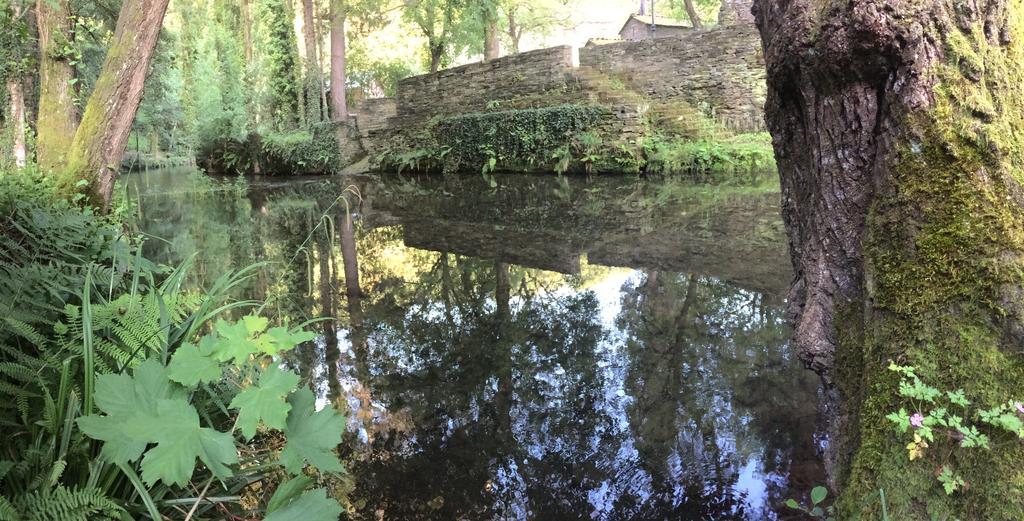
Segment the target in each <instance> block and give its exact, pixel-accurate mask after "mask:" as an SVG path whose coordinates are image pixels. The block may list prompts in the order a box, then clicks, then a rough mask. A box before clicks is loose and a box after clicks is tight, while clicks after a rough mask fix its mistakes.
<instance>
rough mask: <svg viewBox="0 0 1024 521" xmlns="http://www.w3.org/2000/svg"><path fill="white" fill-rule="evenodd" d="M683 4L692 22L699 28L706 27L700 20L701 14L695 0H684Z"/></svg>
mask: <svg viewBox="0 0 1024 521" xmlns="http://www.w3.org/2000/svg"><path fill="white" fill-rule="evenodd" d="M683 6H684V7H685V8H686V16H688V17H689V18H690V24H692V25H693V26H694V27H695V28H697V29H700V28H702V27H704V24H703V23H702V22H701V21H700V14H699V13H698V12H697V8H696V7H694V6H693V0H683Z"/></svg>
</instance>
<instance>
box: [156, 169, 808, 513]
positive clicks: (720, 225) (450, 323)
mask: <svg viewBox="0 0 1024 521" xmlns="http://www.w3.org/2000/svg"><path fill="white" fill-rule="evenodd" d="M445 182H446V183H447V182H449V181H445ZM458 182H459V183H463V182H465V181H458ZM530 182H531V183H533V184H531V185H529V186H527V187H525V188H517V187H516V186H511V185H510V186H508V187H507V190H506V192H507V193H508V194H511V195H508V196H506V199H507V200H506V199H502V197H503V196H502V195H501V193H502V192H501V191H498V192H487V191H483V190H479V189H478V188H474V189H473V190H470V191H468V192H467V191H465V187H463V188H461V190H464V191H463V192H461V193H460V196H459V197H455V198H453V199H452V201H451V204H446V203H444V202H443V198H444V196H442V195H440V194H443V193H448V195H449V196H450V195H451V192H452V191H454V190H455V188H453V187H451V186H448V187H446V188H444V191H439V189H438V188H437V187H436V186H430V185H429V184H428V185H426V186H419V185H417V186H414V187H412V188H409V187H407V186H399V187H398V188H397V189H395V190H393V191H388V190H378V191H376V192H375V191H374V190H372V189H367V190H364V194H367V195H368V197H367V199H366V201H364V202H363V204H362V205H359V204H358V202H357V201H355V200H353V201H351V202H352V203H353V207H352V211H351V212H349V211H346V206H345V205H339V204H336V203H337V196H338V194H339V193H340V192H341V190H340V188H337V186H338V185H328V186H332V187H335V188H333V189H330V188H329V189H325V188H324V186H323V185H320V184H316V185H295V184H293V183H285V184H284V185H283V186H276V187H272V188H268V189H253V190H249V191H248V192H245V191H244V190H234V191H231V190H220V191H213V190H210V189H203V190H199V191H198V192H193V193H191V195H181V194H176V195H174V196H170V197H168V196H167V194H163V195H160V194H158V193H151V194H150V195H148V196H146V195H144V196H143V201H144V202H145V207H146V208H147V209H148V211H147V212H146V213H145V214H144V215H143V219H142V222H141V223H140V226H142V228H143V229H152V230H154V232H157V233H164V234H165V238H168V240H170V241H171V244H178V245H186V246H187V245H200V244H210V245H215V246H216V245H219V246H220V247H216V248H213V249H212V253H211V252H206V253H204V252H202V251H199V257H198V259H197V264H198V265H200V266H207V267H209V269H206V270H200V271H199V275H197V276H207V275H205V274H206V273H207V272H208V271H211V270H212V269H214V268H217V269H222V268H223V267H225V266H228V267H230V266H234V267H238V266H240V265H243V264H241V263H242V262H244V261H245V260H246V259H249V262H251V260H252V259H259V260H266V261H271V264H270V265H269V267H268V268H267V269H266V270H264V273H263V275H262V276H261V278H259V279H258V280H257V281H255V282H254V284H253V286H252V287H251V288H249V291H250V295H249V296H253V297H258V298H270V299H271V302H272V306H271V307H272V308H273V312H274V313H276V314H277V315H278V317H279V318H282V319H289V320H291V321H292V322H293V323H295V322H298V321H302V320H305V319H307V318H314V317H322V316H326V317H333V318H335V320H332V321H326V322H321V323H318V324H317V326H316V327H317V328H319V330H320V332H321V334H322V336H321V339H320V340H318V341H317V342H316V343H315V345H311V346H307V347H306V348H305V349H303V350H302V351H301V352H300V353H299V354H298V355H297V357H296V358H295V359H294V360H293V362H292V363H293V364H294V365H295V366H296V367H297V369H299V370H300V372H301V373H302V374H304V375H307V376H308V377H309V378H310V379H312V380H313V381H314V383H315V384H317V385H316V387H317V388H318V389H319V390H320V393H321V396H322V398H323V400H322V403H323V404H327V403H328V402H330V403H333V404H334V406H335V407H339V408H341V409H344V410H345V412H346V414H347V416H348V422H349V433H348V434H347V435H346V439H345V443H344V444H343V446H342V447H341V450H342V452H343V455H344V456H345V458H346V459H347V461H348V465H347V467H348V473H349V478H348V480H349V482H350V483H351V489H350V490H347V491H346V494H347V496H348V500H349V502H350V504H351V507H352V511H353V515H354V517H355V518H357V519H609V520H617V519H778V518H781V517H783V514H784V510H785V508H784V507H780V503H781V502H782V501H783V500H784V499H785V498H786V497H789V496H795V495H797V494H799V493H800V492H801V491H803V490H806V489H807V488H809V487H810V485H811V484H813V483H817V482H821V481H822V480H823V477H822V474H821V468H820V465H819V463H818V456H817V450H816V446H815V421H816V415H815V404H816V393H817V385H816V382H815V380H814V378H813V376H812V375H811V374H809V373H807V372H805V371H803V370H802V369H801V368H800V367H799V365H798V364H797V362H796V360H794V358H793V356H792V354H791V352H790V348H789V345H788V343H787V338H788V335H789V332H788V331H787V329H786V327H785V326H784V321H783V318H782V310H783V307H784V303H783V302H782V298H781V296H780V295H779V293H780V291H778V290H777V288H783V287H785V284H786V281H787V279H788V277H789V273H788V271H787V267H786V264H785V254H784V248H785V243H784V242H782V238H781V225H780V224H778V223H777V220H778V217H777V210H774V209H773V207H772V204H773V203H771V202H766V200H767V199H765V198H758V197H752V198H748V199H742V198H741V199H738V200H737V199H733V200H729V201H727V202H726V203H719V202H713V203H712V202H708V201H699V203H700V204H698V205H696V208H699V211H698V210H694V208H695V206H694V203H693V201H690V202H684V201H676V202H675V203H674V204H665V203H664V201H661V199H658V198H657V197H654V196H651V195H650V193H655V194H663V193H664V190H661V191H659V190H660V188H659V187H658V186H651V185H650V183H653V182H650V183H648V184H647V185H642V186H632V187H631V188H630V189H631V190H632V191H631V192H629V194H631V195H629V196H628V197H625V199H628V200H626V201H625V202H623V201H621V199H623V198H624V196H623V195H622V194H623V193H626V191H625V190H623V189H622V186H621V185H622V183H623V182H622V181H621V180H616V181H608V182H610V183H617V184H615V186H612V187H602V186H601V185H600V183H602V182H603V181H598V182H596V183H597V186H596V187H595V186H593V185H591V186H589V187H587V188H584V189H580V188H577V189H576V190H575V191H574V192H572V193H575V194H577V195H576V196H573V197H576V198H575V199H573V198H572V197H570V198H569V200H565V201H563V200H557V199H552V198H551V197H552V196H551V195H550V194H545V192H544V189H543V187H544V186H545V185H544V183H546V182H547V181H544V180H534V181H530ZM538 187H539V188H538ZM142 191H143V193H145V190H142ZM495 193H497V194H498V195H495ZM410 194H413V195H412V196H410ZM467 194H468V195H467ZM535 194H539V195H535ZM637 194H640V195H637ZM645 194H646V195H645ZM474 196H479V199H480V200H479V201H476V200H473V197H474ZM417 197H419V199H417ZM536 197H541V198H542V200H541V201H539V202H538V200H537V199H536ZM544 197H547V198H548V199H543V198H544ZM630 197H632V199H629V198H630ZM658 197H661V196H660V195H659V196H658ZM427 200H429V201H432V202H431V203H430V205H428V204H426V203H423V201H427ZM437 200H442V203H437V202H436V201H437ZM551 201H554V202H553V203H552V202H551ZM652 201H661V202H659V203H658V204H654V203H653V202H652ZM421 203H422V204H421ZM513 203H514V204H513ZM431 205H433V206H431ZM680 205H683V207H681V206H680ZM623 207H627V208H628V209H629V212H630V213H628V215H629V216H630V218H631V219H634V220H636V221H642V223H643V225H642V226H640V227H639V228H638V227H637V226H635V225H634V223H628V224H629V226H620V225H618V224H617V221H616V220H615V219H614V218H613V217H614V214H615V213H616V212H619V213H620V214H621V213H622V212H623V210H622V208H623ZM496 208H497V209H500V210H501V211H497V210H495V209H496ZM595 209H596V210H595ZM609 212H611V213H612V217H609V216H608V215H607V214H608V213H609ZM185 213H187V214H188V215H184V214H185ZM501 215H517V216H520V217H521V218H516V219H512V220H511V221H508V222H506V221H496V220H495V219H498V218H499V217H500V216H501ZM325 216H326V218H323V217H325ZM168 220H170V222H174V223H179V225H178V226H168V225H167V224H166V223H167V222H168ZM666 242H667V244H666ZM224 243H228V244H230V245H231V246H230V247H225V245H224ZM408 244H416V245H417V246H418V247H417V248H413V247H409V246H407V245H408ZM673 244H679V245H681V246H678V247H673V246H672V245H673ZM719 245H721V246H719ZM156 248H157V250H159V251H162V252H163V253H164V254H165V255H166V258H167V260H168V261H169V262H170V261H174V256H175V255H179V256H180V255H184V254H187V253H188V247H185V246H182V247H179V248H170V247H166V246H157V247H156ZM780 249H781V250H780ZM197 250H198V248H197ZM588 252H592V253H593V255H592V256H593V257H595V258H600V263H602V264H608V265H609V266H615V265H618V266H626V267H619V268H612V267H604V266H598V265H596V264H591V263H588V262H587V254H588ZM780 259H781V260H780ZM527 266H541V267H544V268H547V269H560V270H562V271H565V272H566V273H565V274H560V273H555V272H552V271H544V270H541V269H535V268H530V267H527ZM779 266H781V267H779ZM213 275H215V274H213V273H211V274H210V275H209V276H213Z"/></svg>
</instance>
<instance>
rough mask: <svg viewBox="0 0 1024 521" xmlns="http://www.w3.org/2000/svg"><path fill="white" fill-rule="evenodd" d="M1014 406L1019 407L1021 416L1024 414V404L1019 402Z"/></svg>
mask: <svg viewBox="0 0 1024 521" xmlns="http://www.w3.org/2000/svg"><path fill="white" fill-rule="evenodd" d="M1013 405H1014V406H1016V407H1017V410H1018V411H1019V412H1020V413H1021V414H1024V403H1020V402H1017V403H1015V404H1013Z"/></svg>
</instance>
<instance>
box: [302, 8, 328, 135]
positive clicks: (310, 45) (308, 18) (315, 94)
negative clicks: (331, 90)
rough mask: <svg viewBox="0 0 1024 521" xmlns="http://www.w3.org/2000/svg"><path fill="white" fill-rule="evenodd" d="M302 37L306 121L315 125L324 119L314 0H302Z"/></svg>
mask: <svg viewBox="0 0 1024 521" xmlns="http://www.w3.org/2000/svg"><path fill="white" fill-rule="evenodd" d="M302 37H303V41H304V46H305V48H306V112H307V115H306V122H307V124H309V125H313V124H316V123H319V122H321V121H323V114H322V113H321V111H320V89H321V86H320V85H319V84H320V63H319V60H318V59H317V52H316V49H317V44H316V25H315V21H314V17H313V0H302Z"/></svg>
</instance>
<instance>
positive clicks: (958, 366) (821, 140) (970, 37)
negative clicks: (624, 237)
mask: <svg viewBox="0 0 1024 521" xmlns="http://www.w3.org/2000/svg"><path fill="white" fill-rule="evenodd" d="M755 14H756V17H757V24H758V27H759V29H760V31H761V35H762V39H763V44H764V50H765V60H766V65H767V69H768V102H767V105H766V117H767V122H768V126H769V129H770V130H771V133H772V135H773V143H774V144H775V152H776V158H777V161H778V166H779V173H780V177H781V183H782V192H783V193H782V211H783V217H784V219H785V223H786V228H787V231H788V234H789V239H790V246H791V254H792V258H793V265H794V267H795V270H796V279H795V282H794V285H793V288H792V291H791V295H790V299H789V302H790V304H791V306H792V311H793V315H794V317H795V319H796V323H795V332H794V345H795V347H796V349H797V351H798V353H799V355H800V357H801V358H802V359H803V360H804V361H805V362H806V363H807V364H808V365H809V366H810V367H812V368H814V369H815V370H817V371H818V372H819V373H820V374H822V375H823V377H824V380H825V382H826V384H827V387H828V390H829V398H830V399H829V408H830V410H831V411H832V414H833V416H832V418H831V419H832V427H833V431H834V432H833V436H832V441H831V442H830V450H831V453H830V455H829V463H830V471H831V472H830V473H831V478H832V481H833V483H834V484H837V485H841V486H842V488H843V494H842V496H841V501H840V503H839V507H840V515H839V516H837V517H838V518H840V519H846V518H848V517H850V516H852V514H853V513H854V512H855V511H857V510H859V509H860V508H861V507H860V506H859V503H860V501H861V500H862V499H863V498H864V497H865V496H867V495H868V494H870V493H872V492H877V491H878V490H879V489H884V491H885V493H886V496H887V498H888V507H889V515H890V518H891V519H928V518H930V517H931V516H930V514H935V515H937V516H940V517H942V518H960V519H965V520H966V519H1024V466H1022V465H1021V464H1020V462H1021V461H1024V444H1021V443H1020V442H1019V441H1017V440H1015V439H1011V440H1008V442H999V443H996V442H993V443H992V448H991V449H964V448H960V447H957V446H955V445H956V438H955V437H954V438H953V439H949V438H947V437H946V436H947V435H946V434H945V430H940V432H942V434H939V435H936V440H935V441H934V442H933V443H932V445H933V447H930V448H928V449H927V450H926V452H925V456H924V457H923V458H921V459H919V460H917V461H908V457H907V449H906V445H907V443H908V442H910V441H912V440H910V439H908V438H909V436H910V435H909V434H907V433H903V434H900V433H898V432H897V431H896V430H895V429H894V428H893V425H892V423H891V422H890V421H889V420H887V419H886V418H885V416H886V415H887V414H889V413H891V412H894V411H895V410H897V409H898V408H899V407H900V406H901V404H902V405H904V406H907V407H908V408H910V409H913V407H914V406H913V405H912V404H909V403H908V402H907V400H906V399H905V398H903V397H901V396H900V395H899V394H898V389H897V383H898V380H897V377H896V376H895V375H894V374H893V373H892V372H891V371H888V370H887V367H888V366H889V364H890V361H896V362H898V363H900V364H902V365H911V366H915V367H917V368H918V375H919V376H920V377H921V378H922V379H923V380H924V381H925V382H926V383H927V384H929V385H932V386H935V387H938V388H940V389H942V390H948V391H953V390H956V389H963V390H964V391H965V394H966V396H967V398H968V399H969V400H971V401H972V403H973V404H974V405H973V406H975V407H981V408H988V407H992V406H995V405H999V404H1001V403H1006V400H1008V399H1010V398H1016V399H1018V400H1019V399H1020V398H1021V394H1020V393H1021V390H1022V389H1024V357H1022V356H1021V355H1022V354H1024V209H1022V206H1024V187H1022V180H1024V174H1021V165H1024V142H1022V139H1024V138H1022V137H1021V134H1020V131H1019V128H1020V114H1021V113H1022V112H1024V94H1022V90H1021V89H1022V87H1021V84H1022V80H1024V59H1022V56H1024V38H1021V37H1020V35H1021V34H1022V31H1024V17H1022V15H1024V12H1022V7H1021V3H1020V1H1019V0H978V1H974V2H960V1H957V0H924V1H914V2H911V1H896V2H893V1H891V0H888V1H887V0H852V1H848V2H847V1H844V2H839V1H832V2H826V3H825V4H824V5H822V2H821V1H820V0H759V1H758V2H757V3H756V4H755ZM929 409H930V407H929ZM912 412H917V411H912ZM920 412H922V413H924V414H928V412H929V411H928V410H923V411H920ZM967 419H968V420H970V423H972V424H978V420H977V418H976V417H972V418H967ZM979 426H980V428H982V429H983V430H984V431H985V432H986V433H988V434H989V435H990V436H992V437H993V439H996V438H997V437H998V435H999V433H998V432H997V431H994V430H992V429H986V428H985V425H984V424H979ZM942 468H947V469H949V470H950V471H951V472H953V473H955V474H956V475H959V476H961V477H962V478H963V479H964V481H965V482H966V485H967V487H966V489H960V490H957V491H956V492H954V493H953V494H952V495H947V494H946V493H944V491H943V490H942V487H941V486H940V485H939V483H938V482H937V481H936V475H937V473H938V471H939V470H941V469H942ZM879 517H880V509H879V506H878V504H877V503H874V504H872V505H869V506H868V507H867V512H866V513H865V516H863V517H861V518H862V519H878V518H879Z"/></svg>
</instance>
